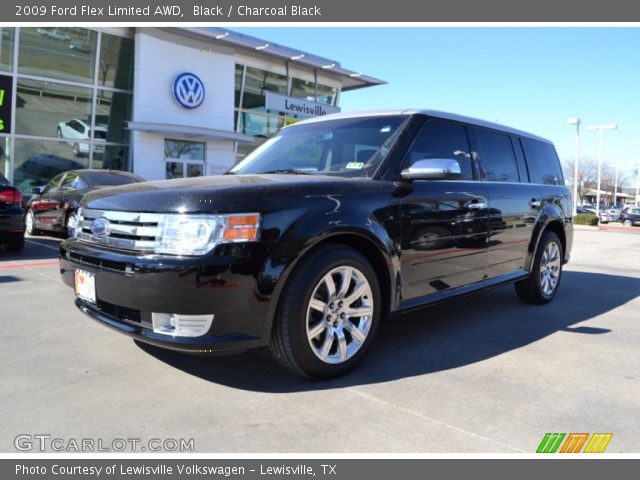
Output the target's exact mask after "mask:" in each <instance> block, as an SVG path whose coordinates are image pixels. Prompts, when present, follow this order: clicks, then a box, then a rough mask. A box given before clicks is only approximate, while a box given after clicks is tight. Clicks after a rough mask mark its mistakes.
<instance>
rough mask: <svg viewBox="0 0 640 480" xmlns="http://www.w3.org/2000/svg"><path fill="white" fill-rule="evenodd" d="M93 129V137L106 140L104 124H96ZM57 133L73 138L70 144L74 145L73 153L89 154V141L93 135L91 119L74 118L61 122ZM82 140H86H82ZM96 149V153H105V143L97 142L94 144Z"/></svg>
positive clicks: (78, 154) (60, 135)
mask: <svg viewBox="0 0 640 480" xmlns="http://www.w3.org/2000/svg"><path fill="white" fill-rule="evenodd" d="M93 131H94V135H93V137H94V138H95V139H96V140H106V138H107V129H106V127H105V126H104V125H101V124H96V126H95V128H94V130H93ZM56 133H57V134H58V138H65V139H69V140H71V141H70V142H69V144H70V145H71V146H72V148H73V154H74V155H75V156H76V157H80V156H86V155H88V154H89V144H88V143H87V142H88V140H89V138H90V136H91V135H90V133H91V121H90V120H89V119H81V118H74V119H72V120H69V121H68V122H60V123H59V124H58V128H57V129H56ZM74 140H75V141H74ZM80 140H85V142H81V141H80ZM94 151H95V153H104V145H102V144H100V143H96V144H95V145H94Z"/></svg>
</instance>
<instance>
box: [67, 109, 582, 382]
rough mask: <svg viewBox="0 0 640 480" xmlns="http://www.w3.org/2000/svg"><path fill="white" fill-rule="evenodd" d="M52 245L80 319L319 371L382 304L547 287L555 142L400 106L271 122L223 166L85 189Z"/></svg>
mask: <svg viewBox="0 0 640 480" xmlns="http://www.w3.org/2000/svg"><path fill="white" fill-rule="evenodd" d="M81 207H82V208H81V211H80V212H79V217H78V224H77V228H76V238H74V239H70V240H68V241H66V242H63V243H62V245H61V253H60V254H61V258H60V259H61V267H60V271H61V273H62V278H63V280H64V282H65V283H66V284H67V285H69V286H70V287H73V288H74V289H75V293H76V305H77V306H78V307H79V308H80V309H81V310H82V311H83V312H85V313H86V314H87V315H89V316H90V317H92V318H94V319H96V320H98V321H100V322H102V323H104V324H106V325H109V326H111V327H113V328H115V329H116V330H118V331H120V332H123V333H126V334H128V335H130V336H132V337H134V338H136V339H138V340H141V341H143V342H148V343H151V344H155V345H159V346H162V347H166V348H170V349H175V350H182V351H191V352H203V353H204V352H223V351H232V350H245V349H248V348H252V347H259V346H264V345H269V346H270V348H271V350H272V352H273V354H274V356H275V357H276V358H277V359H278V360H279V361H280V363H281V364H282V365H284V366H285V367H287V368H289V369H291V370H293V371H294V372H296V373H298V374H301V375H304V376H307V377H311V378H330V377H334V376H337V375H340V374H342V373H344V372H346V371H347V370H349V369H350V368H352V367H353V366H354V365H356V364H357V363H358V362H359V361H360V360H361V359H362V358H363V356H364V355H365V353H366V351H367V350H368V348H369V346H370V345H371V341H372V339H373V337H374V334H375V332H376V329H377V328H378V325H379V323H380V321H381V320H382V319H383V318H384V317H387V316H389V315H391V314H395V313H397V312H402V311H406V310H409V309H413V308H416V307H421V306H424V305H428V304H431V303H434V302H438V301H441V300H444V299H447V298H450V297H455V296H458V295H463V294H468V293H471V292H476V291H480V290H483V289H487V288H491V287H495V286H497V285H502V284H505V283H511V282H513V283H515V287H516V292H517V294H518V295H519V296H520V298H522V299H523V300H524V301H526V302H528V303H534V304H544V303H547V302H549V301H551V300H552V299H553V297H554V296H555V295H556V293H557V291H558V286H559V284H560V279H561V275H562V266H563V264H564V263H566V262H567V261H568V259H569V252H570V250H571V244H572V238H573V234H572V232H573V230H572V224H571V199H570V194H569V191H568V189H567V188H566V187H565V186H564V182H563V178H562V171H561V168H560V163H559V161H558V157H557V155H556V152H555V149H554V147H553V145H552V144H551V143H549V142H548V141H547V140H544V139H542V138H539V137H536V136H534V135H531V134H528V133H525V132H521V131H518V130H514V129H511V128H507V127H501V126H498V125H496V124H493V123H487V122H483V121H480V120H474V119H471V118H466V117H461V116H457V115H452V114H448V113H443V112H435V111H427V110H411V111H396V112H381V113H366V114H349V115H344V114H343V115H332V116H328V117H323V118H318V119H311V120H307V121H303V122H300V123H298V124H295V125H292V126H289V127H286V128H284V129H282V130H281V131H280V132H279V133H278V134H277V135H275V136H274V137H272V138H270V139H268V140H267V141H265V142H264V143H263V144H262V145H260V146H259V147H258V148H257V149H256V150H255V151H254V152H253V153H251V154H250V155H248V156H247V157H246V158H245V159H244V160H243V161H242V162H240V163H239V164H238V165H236V166H235V167H234V168H232V169H231V170H230V171H229V172H228V173H227V174H226V175H222V176H215V177H204V178H202V177H201V178H191V179H178V180H168V181H157V182H147V183H141V184H135V185H129V186H124V187H116V188H108V189H103V190H99V191H95V192H91V193H89V194H88V195H87V196H85V197H84V199H83V202H82V205H81Z"/></svg>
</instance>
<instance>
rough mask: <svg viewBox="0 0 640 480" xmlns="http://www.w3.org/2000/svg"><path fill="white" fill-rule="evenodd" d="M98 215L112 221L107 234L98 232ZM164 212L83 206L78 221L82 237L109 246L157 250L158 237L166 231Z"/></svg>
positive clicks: (77, 226)
mask: <svg viewBox="0 0 640 480" xmlns="http://www.w3.org/2000/svg"><path fill="white" fill-rule="evenodd" d="M98 218H104V219H106V220H108V221H109V226H108V228H107V230H106V232H105V233H104V234H103V235H95V234H94V233H93V232H92V231H91V224H92V223H93V221H94V220H97V219H98ZM163 218H164V215H163V214H160V213H136V212H120V211H114V210H92V209H82V210H81V211H80V216H79V218H78V223H77V225H76V235H77V237H78V240H80V241H81V242H85V243H93V244H97V245H104V246H107V247H112V248H117V249H123V250H135V251H139V252H153V250H154V247H155V243H156V237H157V236H158V235H160V232H161V231H162V221H163Z"/></svg>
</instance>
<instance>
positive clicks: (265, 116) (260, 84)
mask: <svg viewBox="0 0 640 480" xmlns="http://www.w3.org/2000/svg"><path fill="white" fill-rule="evenodd" d="M313 77H314V74H313V73H311V74H310V78H313ZM267 92H274V93H277V94H280V95H290V96H292V97H296V98H303V99H305V100H308V101H312V102H318V103H324V104H328V105H335V103H336V100H337V97H338V88H337V87H332V86H329V85H324V84H320V83H317V82H314V81H313V80H308V79H307V80H305V79H302V78H299V77H296V76H290V84H288V83H287V75H286V74H284V71H283V72H282V73H277V72H271V71H267V70H264V69H261V68H255V67H250V66H246V65H242V64H236V67H235V95H234V106H235V112H234V115H235V116H234V120H235V126H236V131H237V132H238V133H241V134H243V135H250V136H252V137H254V139H255V142H254V143H253V144H243V143H241V142H236V161H237V162H238V161H240V160H242V158H244V156H245V155H246V154H247V153H249V152H251V151H252V150H253V149H254V148H256V147H257V146H258V145H260V144H261V143H262V142H263V141H264V140H265V139H267V138H269V137H270V136H272V135H273V134H274V133H276V132H277V131H278V130H280V129H281V128H282V127H284V126H285V125H290V124H291V123H295V122H297V121H299V120H302V119H304V118H307V117H306V116H304V115H297V114H290V113H284V112H276V111H270V110H267V109H266V93H267Z"/></svg>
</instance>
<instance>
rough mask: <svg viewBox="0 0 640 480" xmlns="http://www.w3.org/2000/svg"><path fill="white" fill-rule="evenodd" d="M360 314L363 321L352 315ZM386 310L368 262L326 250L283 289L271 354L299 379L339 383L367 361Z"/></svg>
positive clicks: (348, 252)
mask: <svg viewBox="0 0 640 480" xmlns="http://www.w3.org/2000/svg"><path fill="white" fill-rule="evenodd" d="M346 278H348V279H349V282H348V284H345V285H346V287H343V282H344V280H345V279H346ZM331 288H333V290H334V293H333V295H331ZM350 297H351V298H352V299H353V300H352V301H351V303H349V304H347V302H346V299H349V298H350ZM340 299H344V300H340ZM312 300H313V301H312ZM358 310H359V313H361V315H360V316H358V315H353V314H352V315H351V316H349V315H348V313H347V312H349V311H351V312H355V311H358ZM381 310H382V301H381V294H380V286H379V282H378V279H377V277H376V274H375V271H374V270H373V268H372V267H371V264H370V263H369V261H368V260H367V259H366V257H364V256H363V255H362V254H361V253H359V252H358V251H356V250H354V249H352V248H349V247H345V246H337V245H327V246H322V247H320V248H318V249H317V250H315V251H313V252H312V253H310V254H309V256H308V257H306V258H304V259H302V261H301V263H300V265H298V267H297V268H296V269H295V271H294V272H293V273H292V274H291V277H290V279H289V280H288V282H287V284H286V286H285V288H284V289H283V291H282V294H281V296H280V301H279V305H278V311H277V315H276V319H275V321H274V327H273V330H272V333H271V341H270V344H269V348H270V350H271V353H272V355H273V356H274V357H275V359H276V360H277V361H278V362H279V363H280V364H281V365H282V366H283V367H285V368H287V369H289V370H291V371H293V372H294V373H296V374H298V375H301V376H303V377H307V378H311V379H329V378H335V377H338V376H340V375H343V374H345V373H346V372H348V371H349V370H351V369H352V368H354V367H355V366H356V365H357V364H358V363H359V362H360V361H361V360H362V359H363V358H364V356H365V355H366V353H367V351H368V349H369V347H370V345H371V341H372V339H373V337H374V335H375V332H376V329H377V327H378V324H379V323H380V317H381V314H382V312H381ZM364 313H368V315H364Z"/></svg>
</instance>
